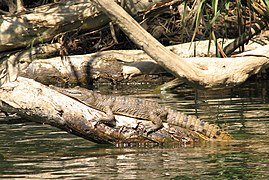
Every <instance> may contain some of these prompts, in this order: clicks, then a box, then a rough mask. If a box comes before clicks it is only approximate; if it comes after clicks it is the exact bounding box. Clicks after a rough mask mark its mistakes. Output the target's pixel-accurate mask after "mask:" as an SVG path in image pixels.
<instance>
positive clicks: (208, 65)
mask: <svg viewBox="0 0 269 180" xmlns="http://www.w3.org/2000/svg"><path fill="white" fill-rule="evenodd" d="M260 49H261V50H259V48H258V49H256V50H253V51H249V52H246V53H244V56H243V55H242V56H241V57H240V54H239V55H237V56H238V57H234V58H224V59H221V58H206V57H204V58H184V60H185V61H188V63H190V64H192V66H195V67H197V68H199V69H200V70H204V71H206V72H207V73H208V76H213V77H216V79H220V80H221V81H216V82H215V84H212V86H215V87H221V86H224V85H226V86H227V85H229V86H234V85H238V84H240V83H243V82H244V81H245V80H246V79H247V78H248V77H249V76H251V75H253V74H256V73H258V72H259V71H260V70H262V69H266V68H267V67H268V65H269V61H268V59H267V57H265V56H264V54H269V52H268V51H269V48H268V45H267V46H264V47H261V48H260ZM161 73H167V72H166V71H164V69H163V68H162V67H161V66H160V65H158V64H157V63H156V62H155V61H153V60H152V59H151V58H150V57H149V56H147V55H146V54H145V53H143V52H142V51H138V50H131V51H130V50H129V51H106V52H100V53H94V54H89V55H79V56H68V57H65V58H64V59H61V58H60V57H56V58H50V59H44V60H36V61H34V62H32V63H31V64H29V66H27V68H25V69H24V70H23V71H21V72H20V75H21V76H24V77H28V78H32V79H35V80H37V81H39V82H42V83H44V84H57V83H62V84H66V83H67V84H73V83H76V84H77V83H80V84H88V83H89V81H91V82H96V81H99V80H101V81H102V80H108V81H115V82H132V78H134V76H136V75H140V74H142V75H145V74H149V75H150V74H152V75H154V74H161ZM223 75H225V77H227V76H228V77H230V78H228V79H225V77H223V79H222V78H221V77H222V76H223ZM170 77H171V76H170ZM130 78H131V79H130ZM142 79H144V77H142ZM133 80H134V81H135V80H137V79H136V78H134V79H133ZM144 80H145V79H144ZM208 83H209V82H208Z"/></svg>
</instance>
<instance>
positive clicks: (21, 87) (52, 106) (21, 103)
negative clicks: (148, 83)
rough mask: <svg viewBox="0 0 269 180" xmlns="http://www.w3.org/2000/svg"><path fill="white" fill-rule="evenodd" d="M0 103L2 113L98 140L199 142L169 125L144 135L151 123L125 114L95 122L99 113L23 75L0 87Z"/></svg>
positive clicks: (168, 142)
mask: <svg viewBox="0 0 269 180" xmlns="http://www.w3.org/2000/svg"><path fill="white" fill-rule="evenodd" d="M0 102H1V103H0V110H2V111H4V112H8V113H16V115H18V116H20V117H22V118H23V119H26V120H28V121H32V122H37V123H41V124H43V123H45V124H50V125H52V126H55V127H58V128H60V129H62V130H65V131H67V132H69V133H72V134H75V135H78V136H81V137H83V138H85V139H88V140H91V141H93V142H97V143H110V144H129V145H130V144H133V143H142V144H147V143H150V144H152V143H153V144H180V145H182V144H184V145H186V144H193V143H195V142H199V141H201V139H200V137H199V136H198V135H197V134H195V133H193V132H190V131H187V130H185V129H182V128H179V127H176V126H171V125H168V124H164V126H165V127H164V128H162V129H161V130H159V131H157V132H154V133H152V134H150V135H149V136H147V137H146V136H145V135H143V129H144V128H145V127H147V126H150V125H152V124H151V122H150V121H146V120H138V119H134V118H128V117H125V116H115V118H116V120H117V126H116V127H115V128H111V127H109V126H106V125H104V124H98V125H96V121H94V120H95V119H96V118H98V117H101V116H104V114H103V113H102V112H100V111H97V110H95V109H92V108H90V107H88V106H86V105H84V104H82V103H80V102H78V101H76V100H74V99H72V98H69V97H67V96H64V95H63V94H60V93H58V92H57V91H54V90H52V89H50V88H49V87H48V86H45V85H42V84H40V83H38V82H35V81H33V80H29V79H27V78H22V77H19V78H18V79H17V80H16V81H13V82H10V83H6V84H5V85H3V86H2V87H1V88H0ZM7 122H8V121H7ZM9 122H10V121H9ZM11 122H12V121H11ZM0 123H4V120H1V121H0ZM141 131H142V133H141Z"/></svg>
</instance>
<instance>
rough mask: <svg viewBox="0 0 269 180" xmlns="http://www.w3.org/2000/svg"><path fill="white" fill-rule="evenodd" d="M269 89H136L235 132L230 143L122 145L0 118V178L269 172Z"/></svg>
mask: <svg viewBox="0 0 269 180" xmlns="http://www.w3.org/2000/svg"><path fill="white" fill-rule="evenodd" d="M267 84H268V85H267ZM268 90H269V83H268V82H266V81H263V82H259V83H255V82H251V83H250V82H249V83H247V84H245V85H242V86H240V87H237V88H233V89H226V90H217V91H213V92H212V91H198V92H197V93H196V94H195V91H194V90H192V89H191V88H189V87H182V88H179V89H177V90H176V91H173V92H162V93H157V94H156V93H155V94H152V93H149V91H147V90H144V89H143V88H142V89H140V90H139V92H136V95H135V96H139V97H151V98H156V100H158V101H159V102H160V103H164V104H167V105H170V106H174V107H175V108H177V109H178V110H182V111H184V112H187V113H188V114H196V115H199V116H200V117H201V118H203V119H206V120H207V121H211V122H214V123H217V124H219V125H220V126H221V127H223V128H224V129H226V130H227V131H229V132H230V133H231V134H232V135H233V136H234V138H235V141H233V142H231V143H229V144H222V143H204V144H196V145H195V146H191V147H125V148H117V147H113V146H110V145H98V144H94V143H91V142H89V141H86V140H83V139H81V138H79V137H76V136H73V135H70V134H67V133H65V132H62V131H60V130H58V129H56V128H53V127H50V126H47V125H37V124H34V123H28V124H17V125H1V126H0V144H1V148H0V162H1V163H0V179H4V178H6V179H17V178H22V179H268V178H269V135H268V129H269V111H268V110H269V94H268V93H269V92H268ZM114 93H122V92H120V91H114ZM128 93H133V92H129V91H125V92H124V94H128ZM195 97H196V98H195Z"/></svg>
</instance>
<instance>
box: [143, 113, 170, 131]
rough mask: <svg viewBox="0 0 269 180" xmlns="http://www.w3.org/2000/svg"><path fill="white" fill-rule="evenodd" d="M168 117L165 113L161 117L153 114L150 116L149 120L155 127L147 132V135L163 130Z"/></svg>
mask: <svg viewBox="0 0 269 180" xmlns="http://www.w3.org/2000/svg"><path fill="white" fill-rule="evenodd" d="M167 115H168V113H167V112H163V113H161V114H160V115H157V114H156V113H153V112H151V113H150V115H149V120H150V121H151V122H152V123H153V126H152V127H151V128H149V129H148V130H147V135H149V134H150V133H153V132H155V131H158V130H159V129H161V128H162V127H163V122H164V121H165V120H166V118H167Z"/></svg>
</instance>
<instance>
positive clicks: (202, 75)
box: [0, 0, 267, 88]
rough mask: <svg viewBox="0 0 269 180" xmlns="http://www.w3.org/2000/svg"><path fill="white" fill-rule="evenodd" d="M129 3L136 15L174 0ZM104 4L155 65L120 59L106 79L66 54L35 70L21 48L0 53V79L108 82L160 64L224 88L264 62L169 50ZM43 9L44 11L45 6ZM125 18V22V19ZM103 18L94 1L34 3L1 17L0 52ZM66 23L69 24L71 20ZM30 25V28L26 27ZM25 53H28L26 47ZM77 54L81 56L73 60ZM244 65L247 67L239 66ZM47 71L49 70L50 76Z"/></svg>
mask: <svg viewBox="0 0 269 180" xmlns="http://www.w3.org/2000/svg"><path fill="white" fill-rule="evenodd" d="M128 2H129V4H128ZM130 2H131V1H126V3H127V4H126V5H124V7H125V8H126V9H128V12H129V11H131V14H135V15H137V14H138V12H141V11H147V10H148V9H152V8H153V5H154V4H155V5H156V4H158V3H159V4H162V3H163V4H166V3H167V2H172V3H174V2H173V1H161V0H159V1H158V0H156V1H152V2H148V1H147V3H146V4H142V5H143V6H140V5H141V3H145V2H144V1H140V2H139V3H137V4H135V5H133V6H131V5H130ZM106 3H107V4H106V5H108V4H109V5H108V6H109V7H107V9H106V10H107V11H108V10H109V9H110V13H108V14H109V16H111V13H112V14H113V13H115V12H116V14H114V15H116V16H115V17H117V16H119V17H121V18H117V19H116V22H118V23H119V24H120V26H122V28H123V29H124V30H125V32H126V34H127V35H129V36H130V37H133V39H134V41H135V42H136V43H138V45H139V46H140V47H142V49H143V50H145V51H146V52H147V53H148V54H149V55H150V56H151V58H153V59H154V60H156V62H157V63H158V64H159V65H156V63H155V62H153V61H152V59H151V58H148V57H146V60H149V61H150V62H146V63H145V62H143V64H142V63H138V64H137V63H130V64H126V63H125V64H123V65H122V64H121V63H119V64H120V65H119V66H118V65H115V66H116V69H115V70H114V71H111V72H113V73H114V75H113V76H110V75H109V74H108V75H107V76H108V77H107V78H106V77H104V76H102V75H100V73H99V74H98V71H97V74H94V73H95V72H94V73H93V70H95V69H89V66H87V69H86V70H85V66H83V68H84V69H83V68H76V67H78V66H76V65H75V64H79V62H76V63H75V62H74V61H73V60H72V59H73V57H66V58H63V59H65V61H61V62H60V59H59V58H56V61H57V62H56V63H59V64H58V65H62V67H64V70H63V69H62V70H58V68H57V67H58V66H54V65H52V67H49V66H50V65H49V64H50V60H49V61H48V62H49V63H47V66H46V67H45V68H44V66H41V67H40V68H39V69H37V68H36V66H35V65H38V64H39V63H38V62H34V63H31V61H32V60H33V58H35V57H33V56H31V55H32V53H28V54H27V53H26V54H27V55H25V53H24V52H16V53H8V54H5V56H6V57H5V58H2V60H1V61H2V62H1V67H0V71H1V74H0V79H1V84H3V83H5V82H8V81H13V80H16V77H17V76H19V75H23V76H25V77H30V78H34V79H36V80H39V81H40V82H44V83H46V84H47V83H55V78H57V79H56V82H60V83H65V82H67V83H69V82H71V83H73V82H74V83H77V82H82V83H83V82H84V83H85V80H86V79H88V80H89V79H93V80H95V79H100V77H101V78H102V77H104V78H105V79H109V80H112V81H122V80H125V79H126V78H128V77H129V78H130V77H133V76H134V75H136V74H152V73H153V74H155V73H156V72H159V70H160V66H162V67H163V68H165V69H166V72H170V73H172V74H173V75H175V77H178V78H181V79H183V80H185V81H188V82H190V83H193V84H194V85H195V86H202V87H206V88H210V87H226V86H233V85H238V84H240V83H242V82H244V81H245V80H246V79H247V78H248V77H249V76H250V75H252V74H255V73H257V72H258V71H259V70H260V69H261V68H266V67H267V65H266V64H267V58H266V57H253V58H252V60H251V58H250V57H249V58H246V62H245V61H244V60H243V59H244V58H239V59H238V61H237V60H236V62H237V63H239V62H244V63H243V64H241V65H240V67H241V68H242V70H241V71H240V70H239V69H238V67H237V66H235V65H234V64H233V63H231V62H233V61H235V59H225V60H223V59H219V58H208V59H205V58H202V59H199V58H197V59H195V60H194V59H184V58H183V57H184V56H183V55H182V52H183V54H189V53H190V50H187V51H186V49H188V48H189V47H190V46H188V45H187V46H185V48H184V49H183V50H180V51H178V50H175V48H172V51H173V52H171V51H170V50H168V49H166V48H164V47H163V46H162V45H161V44H160V43H159V42H158V41H156V40H155V39H154V38H152V37H151V36H150V35H149V34H148V33H146V32H145V30H143V28H141V26H140V25H139V24H137V23H136V22H135V21H134V20H133V19H131V17H129V15H128V14H127V13H126V12H124V11H123V10H122V9H121V8H120V7H119V6H118V5H116V4H115V3H113V2H112V1H106ZM113 4H114V5H115V6H114V5H113ZM56 6H57V7H56ZM141 7H143V8H141ZM111 8H112V9H111ZM48 9H49V11H47V10H48ZM52 12H53V13H52ZM70 12H72V13H70ZM73 12H78V13H73ZM117 12H121V13H125V14H121V13H117ZM54 13H57V18H55V14H54ZM114 15H113V16H114ZM97 17H98V18H102V19H103V21H100V23H101V24H98V23H94V22H95V18H97ZM127 17H129V18H127ZM12 18H13V19H12ZM40 19H42V21H40ZM52 19H53V20H52ZM114 19H115V18H114ZM125 20H128V21H127V22H126V21H125ZM108 21H109V20H108V18H107V17H105V16H104V15H102V16H101V13H100V11H99V10H98V9H97V8H96V6H94V5H93V4H92V2H88V1H83V0H81V1H76V2H70V1H68V2H67V3H66V4H63V3H59V4H53V5H46V6H42V7H39V8H35V9H34V11H33V12H32V13H31V14H29V13H26V14H22V15H20V16H19V17H16V16H12V17H5V16H3V22H2V23H1V26H3V28H1V29H0V36H1V37H0V39H1V41H0V51H4V50H10V49H14V48H18V47H23V46H26V45H30V44H34V43H35V42H36V40H37V39H38V38H39V37H40V38H41V40H42V42H43V41H44V42H45V41H47V40H51V39H52V38H53V37H54V36H55V35H56V34H59V33H63V32H65V31H67V30H70V29H73V30H74V29H76V30H79V31H80V32H83V31H89V30H91V29H94V28H96V27H97V26H98V27H100V26H103V25H104V24H106V23H107V22H108ZM26 22H27V23H26ZM69 22H73V23H71V24H70V23H69ZM104 22H106V23H104ZM8 23H9V25H11V24H12V25H13V26H12V28H13V27H15V29H10V28H11V26H9V25H8ZM29 24H32V25H31V28H30V27H29ZM88 25H97V26H95V27H89V26H88ZM8 27H10V28H8ZM130 30H132V31H130ZM9 32H16V33H15V34H10V33H9ZM138 33H139V34H138ZM11 37H12V38H11ZM33 37H34V39H33ZM55 47H57V49H58V51H59V48H60V45H59V46H58V45H57V46H55ZM181 47H184V45H182V46H181ZM1 49H2V50H1ZM204 49H206V48H204ZM191 51H192V50H191ZM29 52H31V49H30V51H29ZM108 53H109V52H108ZM175 53H177V54H178V55H175ZM264 53H266V52H264ZM101 54H102V53H101ZM116 54H117V55H115V56H114V55H112V58H114V59H117V60H120V61H122V59H119V58H118V57H117V56H118V55H119V53H116ZM205 54H206V53H205ZM29 55H30V56H29ZM198 55H199V54H198ZM86 56H88V55H86ZM97 56H98V58H99V59H100V58H101V59H103V58H102V57H101V56H102V55H100V54H99V53H96V54H95V57H94V58H91V59H94V60H95V61H96V59H97V58H96V57H97ZM113 56H114V57H113ZM143 56H145V55H143ZM91 57H93V56H91ZM127 57H128V58H131V59H135V58H138V56H136V55H134V57H131V56H127ZM36 58H38V56H36ZM80 58H81V56H80V57H79V58H78V59H80ZM106 58H107V57H106ZM86 59H87V58H86ZM110 59H111V58H110ZM124 60H126V59H124ZM79 61H80V60H79ZM87 61H88V65H91V64H90V63H91V61H89V59H87ZM40 63H41V64H42V63H43V65H44V64H45V63H46V61H45V60H43V61H41V62H40ZM212 63H213V65H212ZM29 64H30V65H29ZM52 64H53V63H52ZM244 64H245V65H246V66H244ZM107 65H108V64H107ZM149 65H150V66H149ZM28 66H29V67H28ZM67 66H69V67H67ZM115 66H113V67H115ZM54 67H55V69H56V70H53V71H48V72H47V75H48V77H53V78H54V77H55V78H54V80H44V78H45V77H42V79H40V78H39V73H40V74H42V73H41V72H40V71H39V70H40V69H42V68H43V70H48V69H49V68H54ZM118 69H119V71H117V72H116V70H118ZM155 69H157V70H158V71H154V70H155ZM81 70H82V71H81ZM62 71H63V72H62ZM89 71H90V73H89ZM161 72H163V69H161ZM31 73H32V74H31ZM105 73H106V72H104V74H105ZM51 74H53V75H52V76H51ZM101 74H102V73H101ZM212 74H214V76H212ZM85 75H86V76H85ZM82 76H84V78H83V79H81V77H82Z"/></svg>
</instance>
